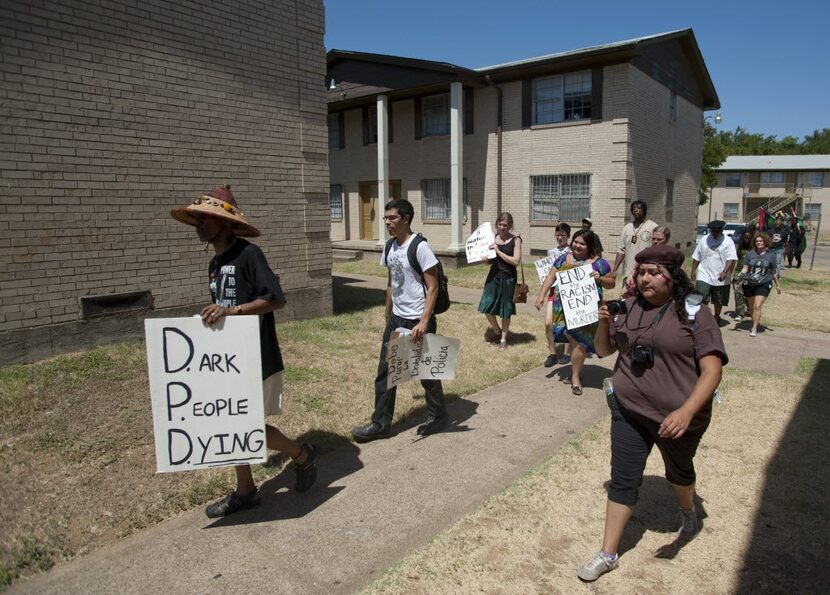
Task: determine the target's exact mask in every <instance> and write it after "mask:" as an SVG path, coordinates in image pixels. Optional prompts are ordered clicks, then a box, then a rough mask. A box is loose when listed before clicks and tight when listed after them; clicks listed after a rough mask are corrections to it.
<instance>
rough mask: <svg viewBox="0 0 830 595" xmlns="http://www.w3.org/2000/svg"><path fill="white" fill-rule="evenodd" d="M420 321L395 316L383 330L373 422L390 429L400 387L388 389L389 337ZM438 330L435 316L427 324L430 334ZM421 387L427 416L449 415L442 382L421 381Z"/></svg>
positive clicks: (376, 378) (412, 326)
mask: <svg viewBox="0 0 830 595" xmlns="http://www.w3.org/2000/svg"><path fill="white" fill-rule="evenodd" d="M418 322H419V321H418V320H409V319H408V318H400V317H399V316H395V315H394V314H393V315H392V316H390V317H389V321H388V322H387V323H386V328H385V329H384V330H383V343H381V346H380V357H379V358H378V373H377V376H376V377H375V412H374V413H373V414H372V421H373V422H375V423H376V424H378V425H379V426H381V427H382V428H388V427H389V426H391V425H392V417H393V416H394V415H395V395H396V394H397V392H398V387H397V386H393V387H392V388H386V380H387V377H388V376H389V363H388V362H387V361H386V344H387V343H388V342H389V337H390V335H391V334H392V331H394V330H395V329H396V328H398V327H401V328H408V329H411V328H414V327H415V326H416V325H417V324H418ZM437 328H438V325H437V323H436V322H435V316H433V317H432V318H430V320H429V324H427V331H426V332H428V333H434V332H435V331H436V329H437ZM421 386H423V387H424V395H425V396H426V402H427V415H429V416H432V417H443V416H444V415H446V414H447V409H446V405H445V404H444V387H443V386H442V385H441V381H440V380H421Z"/></svg>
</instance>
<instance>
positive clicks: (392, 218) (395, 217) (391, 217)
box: [383, 215, 401, 221]
mask: <svg viewBox="0 0 830 595" xmlns="http://www.w3.org/2000/svg"><path fill="white" fill-rule="evenodd" d="M400 218H401V216H400V215H384V216H383V220H384V221H397V220H398V219H400Z"/></svg>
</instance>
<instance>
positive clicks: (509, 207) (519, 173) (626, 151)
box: [329, 64, 702, 262]
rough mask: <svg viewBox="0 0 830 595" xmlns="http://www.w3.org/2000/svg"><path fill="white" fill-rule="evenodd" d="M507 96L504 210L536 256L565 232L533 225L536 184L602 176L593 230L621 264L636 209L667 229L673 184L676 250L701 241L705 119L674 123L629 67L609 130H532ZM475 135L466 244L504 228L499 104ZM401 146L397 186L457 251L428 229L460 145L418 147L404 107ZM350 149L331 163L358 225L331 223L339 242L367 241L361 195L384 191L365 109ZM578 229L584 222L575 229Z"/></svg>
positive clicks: (606, 120) (483, 103) (398, 111)
mask: <svg viewBox="0 0 830 595" xmlns="http://www.w3.org/2000/svg"><path fill="white" fill-rule="evenodd" d="M501 89H502V93H503V109H504V120H503V133H502V203H501V210H503V211H509V212H511V213H512V215H513V218H514V222H515V227H516V231H517V232H519V233H521V234H522V237H523V239H524V243H525V255H527V253H528V250H530V249H533V250H547V249H548V248H550V247H551V246H553V245H555V240H554V235H553V227H554V225H555V223H549V222H544V223H540V222H531V221H530V176H533V175H553V174H576V173H589V174H591V194H592V200H591V219H592V220H593V223H594V225H593V229H594V231H595V232H597V233H598V234H599V235H600V237H601V239H602V242H603V245H604V247H605V255H606V257H607V258H609V259H610V260H611V261H612V262H613V257H614V252H615V251H616V246H617V243H618V239H619V235H620V232H621V230H622V228H623V226H624V225H625V224H626V223H627V222H628V220H629V218H630V211H629V205H630V203H631V201H633V200H635V199H637V198H642V199H643V200H645V201H646V202H647V203H648V205H649V216H650V217H651V218H652V219H654V220H655V221H658V222H659V223H666V218H665V215H666V211H665V192H666V179H672V180H674V212H673V220H672V222H671V223H669V225H670V227H672V232H673V233H672V241H673V242H679V243H680V244H681V247H682V248H685V247H686V243H687V242H690V241H692V240H693V239H694V219H695V216H696V213H697V206H696V205H697V187H698V182H699V178H700V152H701V143H702V137H701V132H700V121H701V120H700V118H701V110H700V109H699V108H696V107H695V106H693V105H692V104H690V103H689V102H687V101H686V100H684V99H683V98H682V97H679V98H678V116H677V121H676V122H675V123H670V122H669V113H668V112H669V89H668V88H667V87H665V86H663V85H661V84H660V83H658V82H657V81H655V80H654V79H652V78H650V77H648V76H647V75H645V74H643V73H642V72H641V71H640V70H638V69H637V68H635V67H633V66H631V65H630V64H617V65H613V66H607V67H605V68H604V70H603V118H602V120H601V121H600V122H590V121H587V120H586V121H580V122H563V123H558V124H550V125H542V126H533V127H531V128H522V112H521V110H522V107H521V93H522V83H521V81H515V82H510V83H505V84H502V85H501ZM474 93H475V118H476V120H475V133H474V134H472V135H465V137H464V177H465V178H467V183H468V196H469V199H470V209H469V211H468V212H469V218H468V221H467V223H466V224H465V227H464V232H465V233H470V232H471V231H472V229H474V228H475V227H476V226H478V225H479V224H480V223H481V222H484V221H490V222H491V223H495V219H496V214H497V211H498V210H499V209H498V206H497V204H498V136H497V134H496V122H497V119H496V109H497V101H498V94H497V90H496V89H495V88H493V87H485V88H476V89H475V90H474ZM393 114H394V118H395V123H394V142H393V143H392V144H391V145H390V146H389V177H390V179H399V180H401V181H402V194H403V197H404V198H408V199H409V200H410V201H412V203H413V204H414V206H415V226H414V227H415V228H416V229H418V230H422V231H424V233H425V235H427V236H428V237H429V238H430V243H431V244H432V245H433V247H436V248H446V246H447V244H448V243H449V241H450V229H449V225H448V224H446V223H430V222H421V221H420V209H421V205H420V202H421V190H420V180H421V179H423V178H438V177H449V175H450V174H449V172H450V152H449V138H448V137H439V138H424V139H421V140H415V139H414V126H413V115H414V108H413V101H412V100H408V101H400V102H396V103H395V107H394V110H393ZM345 131H346V147H345V148H344V149H332V150H331V151H330V152H329V164H330V168H331V181H332V183H335V184H343V187H344V208H345V209H346V210H347V211H349V212H350V213H351V215H350V216H349V217H347V218H346V220H344V221H343V222H334V223H332V237H333V238H335V239H345V238H350V239H357V238H359V237H360V236H359V234H360V227H359V225H360V221H359V219H360V217H359V207H360V199H359V195H358V186H359V182H360V181H371V180H376V179H377V146H376V145H368V146H363V144H362V139H363V137H362V120H361V111H360V110H359V109H353V110H347V111H346V112H345ZM568 223H570V224H571V225H572V227H575V228H578V227H580V225H581V222H580V221H569V222H568Z"/></svg>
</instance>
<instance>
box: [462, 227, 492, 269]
mask: <svg viewBox="0 0 830 595" xmlns="http://www.w3.org/2000/svg"><path fill="white" fill-rule="evenodd" d="M495 241H496V236H495V235H493V229H492V228H491V227H490V222H489V221H487V222H486V223H482V224H481V225H479V226H478V227H476V229H475V231H473V233H471V234H470V237H469V238H467V246H466V250H467V264H472V263H474V262H481V261H482V260H484V259H485V258H486V259H493V258H495V257H496V251H495V250H491V249H490V246H491V245H492V244H494V243H495Z"/></svg>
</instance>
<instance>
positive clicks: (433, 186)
mask: <svg viewBox="0 0 830 595" xmlns="http://www.w3.org/2000/svg"><path fill="white" fill-rule="evenodd" d="M450 182H451V180H450V178H427V179H423V180H421V219H422V220H423V221H447V220H449V219H451V218H452V195H451V192H450ZM462 183H463V190H462V192H463V197H462V200H463V205H464V216H465V217H466V214H467V205H468V202H467V178H464V180H463V182H462Z"/></svg>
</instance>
